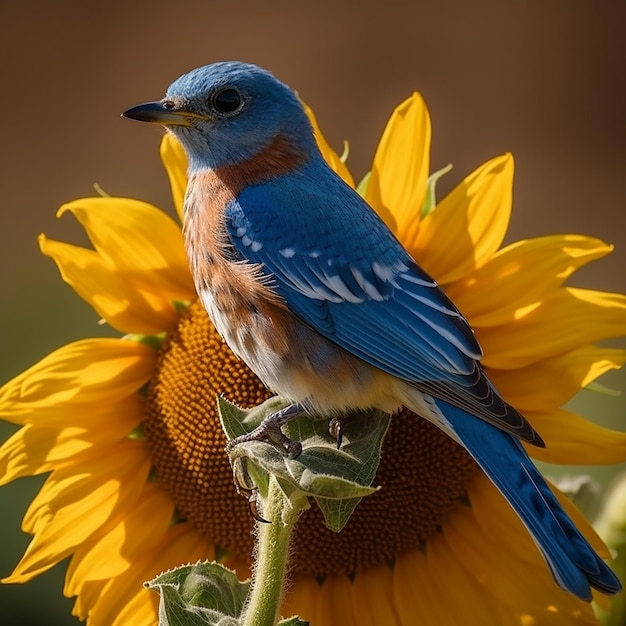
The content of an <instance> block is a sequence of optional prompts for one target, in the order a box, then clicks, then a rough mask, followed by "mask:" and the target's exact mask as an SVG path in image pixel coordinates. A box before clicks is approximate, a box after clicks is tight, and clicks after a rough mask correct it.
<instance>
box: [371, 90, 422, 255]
mask: <svg viewBox="0 0 626 626" xmlns="http://www.w3.org/2000/svg"><path fill="white" fill-rule="evenodd" d="M430 138H431V125H430V115H429V114H428V109H427V108H426V103H425V102H424V99H423V98H422V96H421V95H420V94H418V93H414V94H413V95H412V96H411V97H410V98H407V99H406V100H405V101H404V102H402V103H401V104H400V105H399V106H397V107H396V109H395V110H394V112H393V113H392V114H391V117H390V118H389V121H388V122H387V126H386V127H385V130H384V131H383V134H382V137H381V139H380V142H379V144H378V148H377V149H376V154H375V155H374V162H373V163H372V172H371V177H370V180H369V184H368V186H367V190H366V193H365V199H366V200H367V202H368V203H369V204H370V206H371V207H372V208H373V209H374V210H375V211H376V212H377V213H378V215H379V216H380V217H381V218H382V219H383V220H384V221H385V222H386V224H387V226H389V228H391V230H393V231H394V233H395V234H396V236H397V237H398V238H399V239H400V241H402V242H403V243H404V245H405V246H406V245H407V244H408V242H413V240H414V238H415V234H416V232H417V228H418V224H419V219H420V212H421V210H422V205H423V204H424V199H425V197H426V183H427V181H428V173H429V167H430Z"/></svg>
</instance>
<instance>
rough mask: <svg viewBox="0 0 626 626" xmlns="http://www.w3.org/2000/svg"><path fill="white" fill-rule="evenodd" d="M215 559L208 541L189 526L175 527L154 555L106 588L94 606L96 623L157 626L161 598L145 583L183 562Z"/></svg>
mask: <svg viewBox="0 0 626 626" xmlns="http://www.w3.org/2000/svg"><path fill="white" fill-rule="evenodd" d="M212 557H213V550H212V548H211V546H210V544H209V541H208V540H207V538H206V537H204V536H202V535H200V533H198V532H196V531H194V530H193V528H192V527H191V526H190V525H189V524H179V525H177V526H173V527H171V528H170V529H169V531H168V533H167V534H166V535H165V537H164V539H163V541H162V542H161V544H160V545H159V546H157V547H156V548H155V550H154V551H153V552H151V553H150V554H147V555H146V556H145V558H143V559H141V560H140V561H139V562H136V564H135V566H134V567H132V568H129V569H128V570H127V572H125V573H124V574H122V575H121V576H117V577H115V578H113V579H111V581H110V582H109V583H108V584H107V585H106V586H105V588H104V589H103V590H102V593H101V595H100V597H99V598H98V600H97V601H96V603H95V605H94V606H93V607H92V611H91V614H92V619H93V622H94V624H103V625H104V624H106V625H107V626H128V624H132V625H133V626H143V625H144V624H145V626H153V625H154V624H155V623H156V621H157V620H156V606H157V603H158V595H157V594H156V593H155V592H154V591H148V590H147V589H144V587H143V583H144V582H145V581H147V580H150V579H152V578H154V577H155V576H157V575H158V574H160V573H161V572H164V571H166V570H169V569H172V568H173V567H176V566H178V565H180V564H181V563H194V562H196V561H199V560H206V559H207V558H209V559H210V558H212Z"/></svg>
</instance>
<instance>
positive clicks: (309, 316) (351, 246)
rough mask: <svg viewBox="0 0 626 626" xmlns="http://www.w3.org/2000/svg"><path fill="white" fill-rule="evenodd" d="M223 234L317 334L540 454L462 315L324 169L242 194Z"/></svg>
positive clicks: (370, 213)
mask: <svg viewBox="0 0 626 626" xmlns="http://www.w3.org/2000/svg"><path fill="white" fill-rule="evenodd" d="M311 181H316V182H317V184H315V185H313V184H312V183H311ZM226 225H227V229H228V232H229V235H230V238H231V240H232V243H233V245H234V247H235V249H236V252H237V254H238V256H239V258H240V259H242V260H248V261H251V262H253V263H259V264H262V268H263V271H264V272H265V273H266V274H267V275H268V276H270V277H271V278H272V281H273V287H274V289H275V290H276V292H277V293H278V294H279V295H280V296H281V297H282V298H284V300H285V302H286V303H287V305H288V306H289V308H290V309H291V310H292V311H293V312H294V313H295V314H296V315H298V316H299V317H300V318H301V319H302V320H303V321H304V322H305V323H306V324H308V325H309V326H311V327H313V328H314V329H315V330H316V331H317V332H319V333H320V334H322V335H323V336H325V337H326V338H328V339H329V340H331V341H333V342H334V343H336V344H337V345H339V346H340V347H341V348H343V349H345V350H346V351H348V352H350V353H351V354H353V355H356V356H358V357H360V358H361V359H363V360H364V361H366V362H367V363H370V364H371V365H373V366H375V367H377V368H379V369H381V370H383V371H385V372H388V373H389V374H392V375H394V376H397V377H399V378H402V379H404V380H406V381H408V382H410V383H411V384H413V385H415V386H416V387H417V388H419V389H420V390H422V391H425V392H427V393H430V394H432V395H433V396H435V397H438V398H441V399H443V400H446V401H448V402H450V403H451V404H453V405H455V406H458V407H460V408H462V409H465V410H467V411H469V412H470V413H472V414H475V415H477V416H479V417H481V418H482V419H484V420H486V421H488V422H491V423H493V424H495V425H497V426H498V427H499V428H503V429H505V430H508V431H509V432H512V433H514V434H516V435H517V436H519V437H521V438H523V439H526V440H528V441H533V442H534V443H537V444H539V445H541V444H542V442H541V438H540V437H539V435H537V433H536V432H535V431H534V430H533V429H532V427H531V426H530V424H529V423H528V422H527V421H526V420H525V418H524V417H523V416H522V415H520V414H519V413H518V412H517V411H515V409H513V408H512V407H510V406H509V405H508V404H506V403H505V402H504V401H503V400H502V398H501V397H500V396H499V395H498V394H497V392H496V391H495V390H494V388H493V387H492V386H491V384H490V382H489V381H488V380H487V378H486V376H485V375H484V372H483V370H482V368H481V367H480V364H479V362H478V361H479V359H480V358H481V356H482V352H481V349H480V346H479V345H478V342H477V341H476V338H475V337H474V333H473V332H472V330H471V328H470V327H469V325H468V324H467V322H466V321H465V319H464V318H463V316H462V315H461V313H460V312H459V311H458V309H457V308H456V307H455V306H454V304H452V302H451V301H450V300H449V299H448V297H447V296H446V295H445V293H444V292H443V291H442V290H441V289H440V288H439V287H438V286H437V284H436V282H435V281H434V280H433V279H432V278H431V277H430V276H428V275H427V274H426V273H425V272H424V271H423V270H421V269H420V268H419V266H418V265H417V264H416V263H415V261H414V260H413V259H412V258H411V257H410V255H409V254H408V253H407V252H406V250H404V248H403V247H402V245H401V244H400V243H399V242H398V240H397V239H396V238H395V237H394V235H393V234H392V233H391V231H389V229H388V228H387V227H386V225H385V224H384V223H383V222H382V221H381V220H380V218H379V217H378V216H377V215H376V214H375V213H374V211H372V210H371V209H370V207H369V206H368V205H367V204H366V203H365V202H364V201H363V200H362V198H361V197H360V196H359V195H358V194H357V193H356V192H355V191H354V190H352V189H351V188H350V187H348V186H347V185H345V184H344V183H343V181H341V180H340V179H339V178H338V177H336V176H335V175H334V174H333V173H332V172H331V171H330V170H328V169H327V168H326V166H325V164H324V163H322V162H317V161H315V162H313V164H310V165H308V166H307V167H306V168H303V169H302V170H299V171H297V172H293V173H291V174H290V175H289V176H283V177H280V178H277V179H274V180H272V181H270V182H267V183H264V184H262V185H257V186H253V187H248V188H246V189H245V190H244V191H243V192H242V193H241V194H240V195H239V197H238V198H237V200H236V201H235V202H233V203H231V204H230V205H229V207H228V208H227V212H226Z"/></svg>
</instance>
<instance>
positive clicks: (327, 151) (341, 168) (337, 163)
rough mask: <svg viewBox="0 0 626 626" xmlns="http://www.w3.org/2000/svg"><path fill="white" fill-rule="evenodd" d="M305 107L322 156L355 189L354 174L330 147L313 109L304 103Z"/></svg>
mask: <svg viewBox="0 0 626 626" xmlns="http://www.w3.org/2000/svg"><path fill="white" fill-rule="evenodd" d="M301 104H302V106H303V107H304V111H305V113H306V114H307V116H308V118H309V121H310V122H311V126H313V132H314V133H315V139H316V140H317V147H318V148H319V150H320V152H321V153H322V156H323V157H324V159H325V160H326V163H328V165H330V167H331V168H332V169H333V170H334V171H335V172H336V173H337V174H339V176H341V178H343V180H344V181H345V182H346V183H348V185H350V187H352V188H354V179H353V178H352V174H350V170H349V169H348V168H347V166H346V164H345V163H344V162H343V161H342V160H341V158H340V157H339V155H338V154H337V153H336V152H335V151H334V150H333V149H332V148H331V147H330V144H329V143H328V142H327V141H326V138H325V137H324V135H323V133H322V131H321V129H320V127H319V124H318V123H317V119H316V117H315V113H313V109H311V107H309V106H308V105H306V104H305V103H304V102H302V103H301Z"/></svg>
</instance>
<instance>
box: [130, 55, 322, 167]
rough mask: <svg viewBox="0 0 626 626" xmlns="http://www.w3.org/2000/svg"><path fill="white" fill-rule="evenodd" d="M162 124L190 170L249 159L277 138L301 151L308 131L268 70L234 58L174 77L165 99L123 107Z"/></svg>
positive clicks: (307, 148) (308, 143) (308, 146)
mask: <svg viewBox="0 0 626 626" xmlns="http://www.w3.org/2000/svg"><path fill="white" fill-rule="evenodd" d="M123 115H124V116H126V117H129V118H132V119H135V120H140V121H143V122H154V123H157V124H163V125H164V126H166V127H167V129H168V130H169V131H170V132H172V133H173V134H174V135H175V136H176V137H177V138H178V139H179V140H180V141H181V143H182V144H183V147H184V148H185V151H186V152H187V156H188V157H189V165H190V171H192V172H193V171H198V170H202V169H205V168H211V169H216V168H219V167H222V166H225V165H232V164H236V163H239V162H241V161H244V160H246V159H250V158H252V157H254V155H256V154H258V153H259V152H260V151H262V150H263V149H264V148H266V147H267V146H269V145H270V144H271V143H272V142H273V141H274V140H276V138H277V137H279V136H281V138H282V139H286V140H287V141H288V142H289V143H290V144H291V145H293V146H295V147H297V149H298V150H299V151H301V152H303V153H304V154H305V155H307V154H309V153H311V152H312V151H315V150H316V148H315V140H314V138H313V131H312V129H311V125H310V123H309V121H308V118H307V116H306V114H305V113H304V110H303V108H302V105H301V104H300V102H299V100H298V98H297V96H296V95H295V94H294V93H293V91H291V89H289V87H287V86H286V85H285V84H283V83H281V82H280V81H279V80H277V79H276V78H274V76H273V75H272V74H270V73H269V72H268V71H266V70H263V69H261V68H260V67H257V66H256V65H250V64H246V63H240V62H234V61H232V62H222V63H214V64H212V65H206V66H204V67H199V68H197V69H195V70H192V71H191V72H189V73H187V74H184V75H183V76H181V77H180V78H178V79H177V80H175V81H174V82H173V83H172V84H171V85H170V86H169V88H168V89H167V92H166V94H165V97H164V98H163V99H162V100H157V101H155V102H146V103H145V104H140V105H138V106H135V107H132V108H131V109H128V110H127V111H124V113H123Z"/></svg>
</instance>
